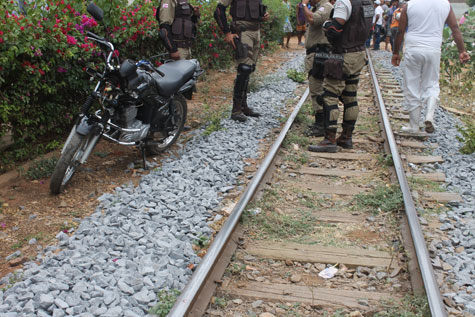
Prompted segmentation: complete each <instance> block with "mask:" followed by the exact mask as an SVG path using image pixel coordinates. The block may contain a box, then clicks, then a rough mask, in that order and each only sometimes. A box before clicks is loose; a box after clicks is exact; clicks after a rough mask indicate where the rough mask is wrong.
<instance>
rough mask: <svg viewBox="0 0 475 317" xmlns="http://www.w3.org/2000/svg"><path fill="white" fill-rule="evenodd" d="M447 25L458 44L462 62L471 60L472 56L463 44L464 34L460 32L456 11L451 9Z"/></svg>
mask: <svg viewBox="0 0 475 317" xmlns="http://www.w3.org/2000/svg"><path fill="white" fill-rule="evenodd" d="M446 22H447V24H448V26H449V28H450V30H451V31H452V37H453V38H454V41H455V44H457V49H458V51H459V59H460V62H462V63H465V62H468V61H469V60H470V56H469V55H468V53H467V51H465V43H464V42H463V37H462V33H461V32H460V29H459V26H458V23H457V18H456V17H455V14H454V11H453V10H452V8H450V13H449V16H448V17H447V21H446Z"/></svg>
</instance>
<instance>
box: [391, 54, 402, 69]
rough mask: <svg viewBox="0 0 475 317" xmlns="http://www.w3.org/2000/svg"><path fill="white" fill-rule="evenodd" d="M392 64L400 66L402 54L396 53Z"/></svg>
mask: <svg viewBox="0 0 475 317" xmlns="http://www.w3.org/2000/svg"><path fill="white" fill-rule="evenodd" d="M391 64H393V66H399V64H401V56H400V55H399V54H396V53H394V54H393V57H392V58H391Z"/></svg>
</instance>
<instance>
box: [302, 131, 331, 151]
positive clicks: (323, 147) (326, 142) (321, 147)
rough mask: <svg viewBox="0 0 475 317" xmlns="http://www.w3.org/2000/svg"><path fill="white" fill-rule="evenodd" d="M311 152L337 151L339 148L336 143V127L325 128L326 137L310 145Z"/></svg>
mask: <svg viewBox="0 0 475 317" xmlns="http://www.w3.org/2000/svg"><path fill="white" fill-rule="evenodd" d="M308 150H309V151H311V152H330V153H335V152H336V151H337V150H338V147H337V145H336V129H325V138H324V139H323V141H321V142H320V143H318V144H317V145H309V146H308Z"/></svg>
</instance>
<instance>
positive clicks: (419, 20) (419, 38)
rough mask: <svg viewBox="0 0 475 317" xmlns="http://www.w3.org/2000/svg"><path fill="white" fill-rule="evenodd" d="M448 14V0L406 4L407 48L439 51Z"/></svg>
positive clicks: (414, 0)
mask: <svg viewBox="0 0 475 317" xmlns="http://www.w3.org/2000/svg"><path fill="white" fill-rule="evenodd" d="M449 13H450V3H449V1H448V0H411V1H409V2H408V4H407V23H408V25H407V33H406V37H405V40H404V41H405V44H406V46H407V47H411V46H412V47H416V46H417V47H426V48H432V49H436V50H439V51H440V46H441V45H442V32H443V29H444V24H445V22H446V21H447V17H448V16H449Z"/></svg>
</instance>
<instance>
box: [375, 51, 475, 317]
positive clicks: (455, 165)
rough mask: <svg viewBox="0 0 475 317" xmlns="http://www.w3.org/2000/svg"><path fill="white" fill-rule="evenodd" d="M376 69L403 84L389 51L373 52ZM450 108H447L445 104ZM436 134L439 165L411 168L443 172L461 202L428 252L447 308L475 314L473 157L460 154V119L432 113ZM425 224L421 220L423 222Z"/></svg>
mask: <svg viewBox="0 0 475 317" xmlns="http://www.w3.org/2000/svg"><path fill="white" fill-rule="evenodd" d="M372 55H373V57H374V59H375V61H376V62H375V64H376V66H377V67H384V68H386V69H389V70H391V71H392V73H393V74H394V77H395V78H396V79H397V80H398V81H399V83H400V84H402V73H401V69H400V68H399V67H393V66H392V65H391V54H390V53H389V52H384V51H379V52H375V51H373V52H372ZM448 106H450V105H448ZM435 123H436V131H435V133H433V134H432V135H431V137H430V138H429V140H428V142H430V143H437V144H438V147H437V149H435V150H434V151H433V155H440V156H442V157H443V158H444V163H442V164H437V163H436V164H425V165H424V166H423V167H417V166H415V165H414V166H411V167H412V168H416V169H420V170H421V171H422V172H442V173H445V175H446V183H445V187H446V189H447V191H449V192H457V193H459V194H461V195H462V197H463V200H464V201H463V203H456V202H454V203H450V204H449V208H450V211H448V212H444V213H442V214H440V215H438V218H439V220H440V221H441V222H442V225H441V226H440V228H439V229H440V230H442V231H445V233H446V237H443V236H440V237H437V236H431V237H430V238H429V237H427V238H428V240H429V241H430V245H429V251H430V253H431V256H433V258H432V263H433V265H434V268H435V269H436V273H437V275H438V279H439V280H443V281H444V282H443V286H442V295H443V297H444V300H445V301H446V304H447V305H448V306H449V307H452V308H456V307H463V308H464V311H465V312H466V313H469V314H475V218H474V211H475V182H474V179H475V155H474V154H471V155H464V154H461V153H460V152H459V149H460V148H461V147H462V143H460V142H459V141H458V140H457V136H461V135H460V133H459V132H458V130H457V126H460V125H462V123H461V122H460V120H458V119H457V118H456V117H454V116H453V115H452V114H451V113H449V112H447V111H445V110H444V109H442V108H440V107H439V108H438V109H437V110H436V112H435ZM423 221H424V220H423Z"/></svg>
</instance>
